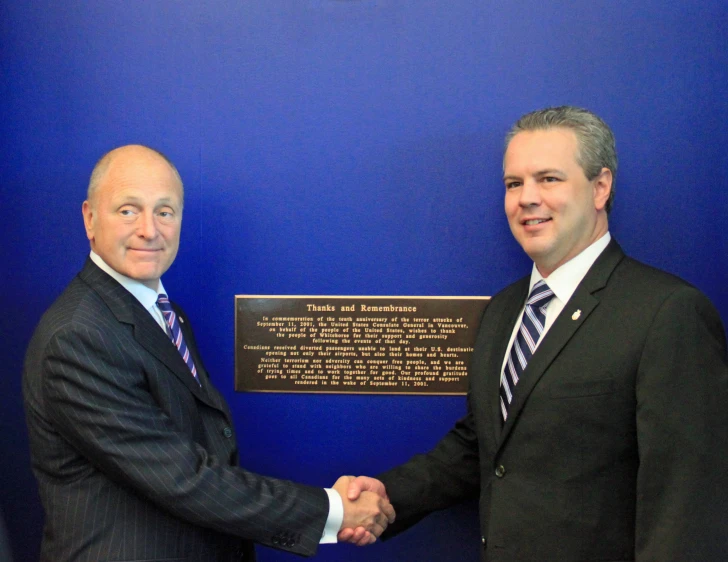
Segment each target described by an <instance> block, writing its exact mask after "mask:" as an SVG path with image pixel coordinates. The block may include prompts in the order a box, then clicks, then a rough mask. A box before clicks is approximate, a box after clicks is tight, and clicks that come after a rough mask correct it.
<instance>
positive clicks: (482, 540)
mask: <svg viewBox="0 0 728 562" xmlns="http://www.w3.org/2000/svg"><path fill="white" fill-rule="evenodd" d="M480 542H481V543H483V546H485V537H480Z"/></svg>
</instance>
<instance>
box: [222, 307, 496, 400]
mask: <svg viewBox="0 0 728 562" xmlns="http://www.w3.org/2000/svg"><path fill="white" fill-rule="evenodd" d="M488 299H489V297H402V296H397V297H370V296H365V297H345V296H343V297H342V296H290V295H288V296H268V295H237V296H236V297H235V390H238V391H247V392H336V393H352V394H465V393H466V392H467V380H466V379H467V375H468V369H469V368H470V356H471V354H472V352H473V345H474V343H475V337H476V335H477V330H478V325H479V323H480V317H481V316H482V314H483V310H485V306H486V305H487V304H488Z"/></svg>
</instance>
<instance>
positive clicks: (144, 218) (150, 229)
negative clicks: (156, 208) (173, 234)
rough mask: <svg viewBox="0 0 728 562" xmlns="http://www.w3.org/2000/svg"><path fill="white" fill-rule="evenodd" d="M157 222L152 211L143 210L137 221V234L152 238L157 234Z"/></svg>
mask: <svg viewBox="0 0 728 562" xmlns="http://www.w3.org/2000/svg"><path fill="white" fill-rule="evenodd" d="M157 232H158V231H157V223H156V218H155V216H154V213H146V212H143V213H141V214H140V215H139V222H138V223H137V236H140V237H141V238H148V239H152V238H154V237H155V236H156V235H157Z"/></svg>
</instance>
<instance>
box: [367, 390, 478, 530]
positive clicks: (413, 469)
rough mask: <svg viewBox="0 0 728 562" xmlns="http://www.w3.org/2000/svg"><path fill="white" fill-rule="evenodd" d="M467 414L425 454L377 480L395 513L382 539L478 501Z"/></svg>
mask: <svg viewBox="0 0 728 562" xmlns="http://www.w3.org/2000/svg"><path fill="white" fill-rule="evenodd" d="M469 404H470V398H468V411H467V413H466V415H465V416H464V417H463V418H461V419H460V420H459V421H458V422H457V423H456V424H455V426H454V427H453V428H452V429H451V430H450V431H449V432H448V433H447V434H446V435H445V437H443V438H442V439H441V440H440V442H439V443H438V444H437V445H436V446H435V448H434V449H433V450H432V451H430V452H429V453H427V454H424V455H417V456H415V457H413V458H412V459H411V460H410V461H408V462H407V463H405V464H403V465H401V466H398V467H396V468H393V469H391V470H389V471H387V472H385V473H383V474H381V475H379V476H378V477H377V478H379V479H380V480H381V481H382V482H383V483H384V485H385V486H386V488H387V494H388V495H389V499H390V501H391V503H392V506H393V507H394V509H395V511H396V513H397V519H396V521H395V522H394V523H393V524H391V525H390V526H389V527H387V530H386V531H385V533H384V535H383V538H385V539H387V538H390V537H392V536H394V535H396V534H398V533H400V532H402V531H404V530H406V529H408V528H409V527H411V526H412V525H414V524H415V523H417V522H418V521H420V520H421V519H422V518H423V517H425V516H426V515H428V514H430V513H432V512H433V511H437V510H440V509H445V508H447V507H451V506H453V505H455V504H457V503H459V502H461V501H464V500H466V499H472V498H474V497H477V495H478V491H479V489H480V472H479V462H478V438H477V434H476V431H475V427H474V420H473V414H472V411H471V409H470V405H469Z"/></svg>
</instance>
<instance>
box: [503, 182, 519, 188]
mask: <svg viewBox="0 0 728 562" xmlns="http://www.w3.org/2000/svg"><path fill="white" fill-rule="evenodd" d="M519 185H521V182H520V181H507V182H506V189H513V188H514V187H518V186H519Z"/></svg>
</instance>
